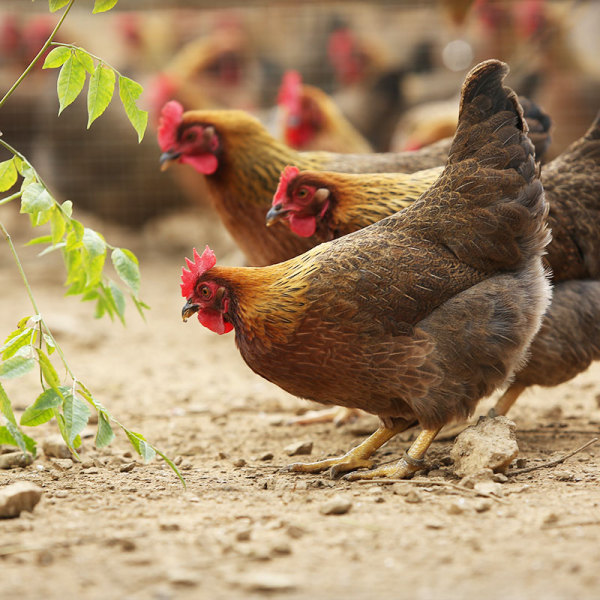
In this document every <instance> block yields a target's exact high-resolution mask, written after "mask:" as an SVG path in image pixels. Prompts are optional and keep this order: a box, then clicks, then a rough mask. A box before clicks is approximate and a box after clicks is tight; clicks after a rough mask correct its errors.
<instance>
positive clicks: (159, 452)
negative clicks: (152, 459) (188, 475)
mask: <svg viewBox="0 0 600 600" xmlns="http://www.w3.org/2000/svg"><path fill="white" fill-rule="evenodd" d="M152 449H153V450H154V451H155V452H156V454H158V455H159V456H160V457H161V458H162V459H163V460H164V461H165V462H166V463H167V464H168V465H169V467H171V469H173V471H175V475H177V477H179V479H180V481H181V483H183V487H184V488H186V487H187V485H186V483H185V479H184V478H183V475H182V474H181V472H180V471H179V469H178V468H177V467H176V466H175V463H174V462H173V461H172V460H171V459H170V458H169V457H168V456H167V455H166V454H164V453H162V452H161V451H160V450H158V449H157V448H154V446H153V447H152Z"/></svg>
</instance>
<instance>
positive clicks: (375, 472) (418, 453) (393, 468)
mask: <svg viewBox="0 0 600 600" xmlns="http://www.w3.org/2000/svg"><path fill="white" fill-rule="evenodd" d="M440 429H441V427H438V428H437V429H423V431H421V433H419V435H418V436H417V439H416V440H415V441H414V442H413V443H412V444H411V446H410V448H409V449H408V450H407V451H406V452H405V453H404V457H403V458H401V459H400V460H399V461H398V462H396V463H394V464H392V465H384V466H381V467H378V468H377V469H372V470H370V471H359V472H357V473H348V475H345V476H344V479H347V480H348V481H356V480H357V479H377V478H379V477H389V478H390V479H407V478H409V477H410V476H411V475H412V474H413V473H416V472H417V471H418V470H420V469H422V468H423V464H424V462H425V461H424V459H423V457H424V456H425V453H426V452H427V449H428V448H429V446H430V445H431V442H433V440H434V438H435V436H436V435H437V434H438V433H439V431H440Z"/></svg>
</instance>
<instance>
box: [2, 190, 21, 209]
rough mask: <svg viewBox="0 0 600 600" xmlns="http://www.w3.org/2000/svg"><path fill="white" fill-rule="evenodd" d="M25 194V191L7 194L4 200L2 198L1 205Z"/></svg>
mask: <svg viewBox="0 0 600 600" xmlns="http://www.w3.org/2000/svg"><path fill="white" fill-rule="evenodd" d="M22 195H23V191H20V192H17V193H16V194H13V195H12V196H7V197H6V198H2V200H0V206H2V205H3V204H8V203H9V202H10V201H11V200H16V199H17V198H20V197H21V196H22Z"/></svg>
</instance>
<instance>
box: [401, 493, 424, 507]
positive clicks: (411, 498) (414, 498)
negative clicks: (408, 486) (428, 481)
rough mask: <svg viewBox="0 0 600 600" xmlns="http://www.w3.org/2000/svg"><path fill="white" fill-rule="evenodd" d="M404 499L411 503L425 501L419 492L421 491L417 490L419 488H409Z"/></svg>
mask: <svg viewBox="0 0 600 600" xmlns="http://www.w3.org/2000/svg"><path fill="white" fill-rule="evenodd" d="M404 500H406V502H409V503H410V504H418V503H419V502H423V497H422V496H421V494H419V492H417V490H409V492H408V494H406V496H405V498H404Z"/></svg>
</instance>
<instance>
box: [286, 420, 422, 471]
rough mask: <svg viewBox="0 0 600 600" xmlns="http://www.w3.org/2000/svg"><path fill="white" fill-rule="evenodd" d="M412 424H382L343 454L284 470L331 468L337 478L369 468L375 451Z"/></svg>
mask: <svg viewBox="0 0 600 600" xmlns="http://www.w3.org/2000/svg"><path fill="white" fill-rule="evenodd" d="M412 424H413V423H412V422H410V421H400V420H399V421H398V422H397V423H394V425H393V426H392V427H384V426H381V427H379V429H377V431H375V432H374V433H373V434H371V435H370V436H369V437H368V438H367V439H366V440H364V441H363V442H362V443H360V444H359V445H358V446H356V447H355V448H353V449H352V450H350V451H348V452H346V454H344V455H343V456H336V457H334V458H326V459H324V460H319V461H316V462H312V463H293V464H291V465H288V466H287V467H284V468H283V470H284V471H295V472H297V473H320V472H321V471H325V470H326V469H329V468H331V476H332V478H335V477H337V476H339V475H341V474H342V473H345V472H347V471H354V470H355V469H360V468H366V469H368V468H370V467H371V466H372V465H373V461H372V460H370V457H371V456H372V455H373V453H374V452H375V451H376V450H378V449H379V448H381V446H383V445H384V444H385V443H386V442H388V441H389V440H391V439H392V438H393V437H394V436H395V435H396V434H398V433H401V432H402V431H405V430H406V429H408V428H409V427H410V426H411V425H412Z"/></svg>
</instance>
